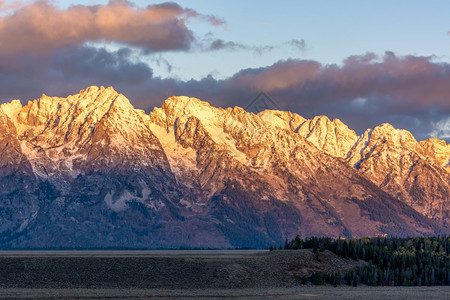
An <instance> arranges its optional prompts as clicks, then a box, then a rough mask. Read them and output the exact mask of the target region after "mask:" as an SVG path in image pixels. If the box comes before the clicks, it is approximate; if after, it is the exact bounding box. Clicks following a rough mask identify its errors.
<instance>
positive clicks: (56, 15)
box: [0, 0, 223, 55]
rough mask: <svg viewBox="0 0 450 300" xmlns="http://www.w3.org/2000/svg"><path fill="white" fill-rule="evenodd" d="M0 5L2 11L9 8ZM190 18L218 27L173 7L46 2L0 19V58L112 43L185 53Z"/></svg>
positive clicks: (116, 0) (209, 18)
mask: <svg viewBox="0 0 450 300" xmlns="http://www.w3.org/2000/svg"><path fill="white" fill-rule="evenodd" d="M1 3H3V5H0V7H1V8H2V9H6V8H8V9H11V8H15V7H12V6H11V5H6V6H5V4H4V2H0V4H1ZM13 4H14V3H13ZM16 4H17V3H16ZM190 19H200V20H203V21H205V22H208V23H209V24H210V25H212V26H221V25H223V20H220V19H218V18H217V17H214V16H210V15H203V14H200V13H198V12H196V11H195V10H192V9H185V8H182V7H181V6H179V5H178V4H176V3H173V2H168V3H162V4H155V5H149V6H147V7H145V8H139V7H136V6H135V5H134V4H132V3H131V2H129V1H126V0H114V1H110V2H109V3H108V4H106V5H90V6H87V5H75V6H71V7H69V8H67V9H61V8H58V7H56V6H54V5H53V4H52V3H51V2H49V1H36V2H33V3H31V4H28V5H19V6H18V8H17V9H15V10H14V13H13V14H8V15H4V16H0V41H1V44H0V54H2V55H9V54H14V53H17V52H27V53H28V52H31V53H48V52H52V51H55V49H56V50H57V49H60V48H63V47H67V46H77V45H83V44H84V43H86V42H117V43H121V44H126V45H129V46H136V47H141V48H143V49H145V50H147V51H150V52H158V51H167V50H187V49H189V48H190V47H191V45H192V43H193V42H194V40H195V37H194V34H193V32H192V31H191V30H190V29H189V28H188V27H187V26H186V21H188V20H190Z"/></svg>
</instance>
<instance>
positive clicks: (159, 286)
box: [0, 250, 450, 300]
mask: <svg viewBox="0 0 450 300" xmlns="http://www.w3.org/2000/svg"><path fill="white" fill-rule="evenodd" d="M361 263H363V262H361V261H355V260H352V259H344V258H342V257H338V256H336V255H335V254H333V253H331V252H329V251H325V252H321V253H319V254H317V255H315V254H314V253H312V251H311V250H277V251H272V252H269V251H255V250H248V251H247V250H236V251H233V250H231V251H218V250H211V251H192V250H189V251H178V250H177V251H0V299H148V298H158V299H172V298H176V299H230V298H231V299H233V298H239V299H365V300H367V299H383V300H387V299H450V287H365V286H359V287H349V286H345V285H341V286H338V287H337V288H334V287H332V286H311V285H301V282H300V281H301V278H302V277H303V276H310V275H311V274H312V273H313V272H336V271H339V270H340V271H344V272H345V271H346V270H352V269H355V268H358V266H359V265H360V264H361Z"/></svg>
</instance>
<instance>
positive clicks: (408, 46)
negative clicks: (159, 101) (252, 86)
mask: <svg viewBox="0 0 450 300" xmlns="http://www.w3.org/2000/svg"><path fill="white" fill-rule="evenodd" d="M107 2H108V1H75V2H73V1H54V3H57V4H58V5H60V6H61V7H68V6H70V5H73V4H74V3H77V4H86V5H90V4H93V3H97V4H100V3H104V4H106V3H107ZM176 2H177V3H178V4H180V5H181V6H182V7H185V8H192V9H195V10H196V11H198V12H200V13H203V14H212V15H215V16H217V17H219V18H222V19H224V20H225V22H226V24H225V26H223V27H219V28H211V26H209V25H208V24H205V23H204V22H201V21H198V20H193V21H192V22H191V23H190V24H189V25H190V28H191V29H192V30H193V31H195V33H196V35H198V36H199V37H200V38H201V37H203V36H205V35H206V34H208V33H213V34H214V36H215V37H217V38H221V39H223V40H227V41H234V42H240V43H243V44H246V45H251V46H265V45H272V46H279V47H278V48H277V49H275V50H272V51H266V52H265V53H262V54H257V53H254V52H252V51H244V50H242V51H235V52H232V51H220V52H219V53H217V52H214V53H211V52H206V53H198V52H197V53H196V52H195V51H193V52H189V53H185V52H182V53H180V52H170V53H165V54H164V55H162V56H163V57H164V58H165V59H167V60H168V61H169V62H170V63H171V64H172V65H173V69H172V72H168V71H167V69H166V68H165V67H164V66H161V67H158V65H157V64H155V63H154V62H153V63H152V61H151V60H148V62H149V64H151V66H152V67H153V68H154V71H155V72H156V74H157V75H160V76H163V77H177V78H181V79H190V78H194V79H200V78H202V77H205V76H206V75H208V74H214V75H216V77H220V78H225V77H228V76H231V75H232V74H234V73H236V72H237V71H239V70H241V69H243V68H255V67H262V66H268V65H271V64H273V63H274V62H276V61H278V60H280V59H288V58H297V59H312V60H316V61H319V62H321V63H325V64H340V63H341V62H342V60H344V59H345V58H347V57H348V56H350V55H361V54H364V53H366V52H374V53H376V54H380V55H382V54H383V53H384V52H385V51H393V52H394V53H396V54H397V55H418V56H436V60H437V61H446V62H449V61H450V56H449V55H450V53H449V50H450V36H449V35H448V34H447V32H448V31H449V30H450V21H449V20H450V18H449V14H448V12H450V1H437V0H434V1H433V0H432V1H417V0H409V1H401V0H397V1H355V0H346V1H333V0H328V1H325V0H322V1H321V0H318V1H301V0H297V1H295V0H290V1H267V0H265V1H254V0H246V1H233V0H230V1H218V0H213V1H205V0H180V1H176ZM133 3H135V4H136V5H137V6H141V7H145V6H147V5H149V4H155V3H160V2H159V1H133ZM292 39H298V40H304V41H305V44H306V47H305V49H304V50H303V51H299V50H298V49H292V48H291V47H288V46H286V45H284V46H283V43H285V42H287V41H289V40H292ZM160 55H161V54H158V55H157V57H160ZM199 60H201V61H202V64H199V63H198V61H199Z"/></svg>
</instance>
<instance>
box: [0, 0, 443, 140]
mask: <svg viewBox="0 0 450 300" xmlns="http://www.w3.org/2000/svg"><path fill="white" fill-rule="evenodd" d="M449 11H450V1H437V0H436V1H413V0H409V1H401V0H397V1H392V0H391V1H383V0H381V1H352V0H346V1H333V0H329V1H325V0H322V1H321V0H317V1H303V0H297V1H288V0H285V1H253V0H246V1H233V0H231V1H218V0H217V1H215V0H212V1H204V0H203V1H201V0H190V1H187V0H179V1H175V2H159V1H141V0H139V1H125V0H115V1H76V0H74V1H16V0H3V1H2V0H0V103H4V102H9V101H11V100H12V99H21V100H22V103H26V102H27V101H28V100H33V99H36V98H39V97H40V96H41V95H42V94H43V93H45V94H47V95H51V96H61V97H64V96H67V95H69V94H75V93H78V92H79V91H80V90H81V89H84V88H86V87H88V86H91V85H103V86H113V87H114V88H115V89H116V90H117V91H118V92H121V93H123V94H124V95H125V96H127V98H129V99H130V101H131V102H132V103H133V104H134V105H135V107H137V108H142V109H145V110H146V111H147V112H148V111H151V110H152V109H153V107H155V106H161V105H162V103H163V101H164V100H165V99H166V98H167V97H170V96H173V95H186V96H192V97H197V98H200V99H202V100H205V101H208V102H210V103H211V104H212V105H215V106H221V107H228V106H241V107H246V106H247V105H248V104H249V102H251V101H252V99H253V98H254V97H255V96H256V95H257V94H258V93H259V92H261V91H262V92H265V93H266V94H267V95H269V96H270V98H271V99H272V100H273V102H275V103H276V105H277V106H278V107H279V108H280V109H282V110H290V111H293V112H295V113H298V114H300V115H302V116H303V117H306V118H312V117H314V116H316V115H327V116H328V117H330V118H339V119H341V120H342V121H343V122H344V123H346V124H347V125H349V127H350V128H352V129H354V130H356V132H357V133H362V132H364V131H365V129H366V128H372V127H374V126H377V125H379V124H382V123H386V122H388V123H391V124H393V125H394V126H395V127H396V128H402V129H407V130H409V131H411V132H413V134H414V135H415V136H416V138H417V139H418V140H421V139H426V138H429V137H437V138H440V139H445V140H447V141H450V52H449V50H450V18H449V17H448V12H449Z"/></svg>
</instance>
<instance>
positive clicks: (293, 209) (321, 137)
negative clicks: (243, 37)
mask: <svg viewBox="0 0 450 300" xmlns="http://www.w3.org/2000/svg"><path fill="white" fill-rule="evenodd" d="M0 149H1V153H0V185H1V187H2V189H1V190H0V209H1V210H0V220H1V221H0V245H1V246H2V247H132V248H142V247H149V248H161V247H163V248H164V247H170V248H178V247H209V248H211V247H216V248H228V247H266V246H267V245H271V244H275V243H277V244H278V243H280V242H282V241H284V239H286V238H292V237H293V236H295V235H297V234H301V235H302V236H309V235H328V236H335V237H337V236H348V237H350V236H351V237H361V236H376V235H386V234H387V235H397V236H398V235H400V236H401V235H404V236H411V235H425V234H436V233H442V232H448V229H447V227H446V226H445V225H446V224H445V223H446V220H447V219H448V201H449V198H450V197H449V173H448V172H449V165H448V164H449V158H450V150H449V146H448V145H446V144H445V142H443V141H440V140H437V139H430V140H427V141H422V142H417V141H416V140H415V139H414V137H413V136H412V135H411V133H409V132H407V131H404V130H398V129H394V128H393V127H392V126H391V125H389V124H383V125H381V126H378V127H376V128H374V129H373V130H368V131H367V132H366V133H364V134H363V135H361V136H357V134H356V133H355V132H354V131H353V130H351V129H349V128H348V127H347V126H346V125H345V124H343V123H342V122H341V121H339V120H337V119H336V120H330V119H328V118H327V117H326V116H319V117H315V118H314V119H312V120H308V119H305V118H303V117H301V116H299V115H297V114H294V113H290V112H281V111H273V110H271V111H264V112H261V113H259V114H258V115H255V114H253V113H249V112H246V111H245V110H243V109H242V108H239V107H234V108H226V109H222V108H215V107H212V106H210V105H209V104H208V103H207V102H203V101H201V100H199V99H195V98H189V97H171V98H169V99H167V100H166V101H165V102H164V104H163V105H162V107H161V108H155V109H154V110H153V111H152V112H150V114H148V115H147V114H145V112H144V111H141V110H137V109H135V108H133V106H132V105H131V104H130V102H129V101H128V99H127V98H126V97H125V96H123V95H121V94H119V93H117V92H116V91H115V90H114V89H112V88H107V89H105V88H103V87H101V88H99V87H90V88H88V89H86V90H83V91H81V92H80V93H79V94H77V95H73V96H69V97H67V98H57V97H47V96H45V95H43V96H42V97H41V98H40V99H37V100H35V101H32V102H29V103H28V104H27V105H25V106H22V104H21V103H20V101H17V100H16V101H12V102H11V103H8V104H3V105H1V106H0Z"/></svg>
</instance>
